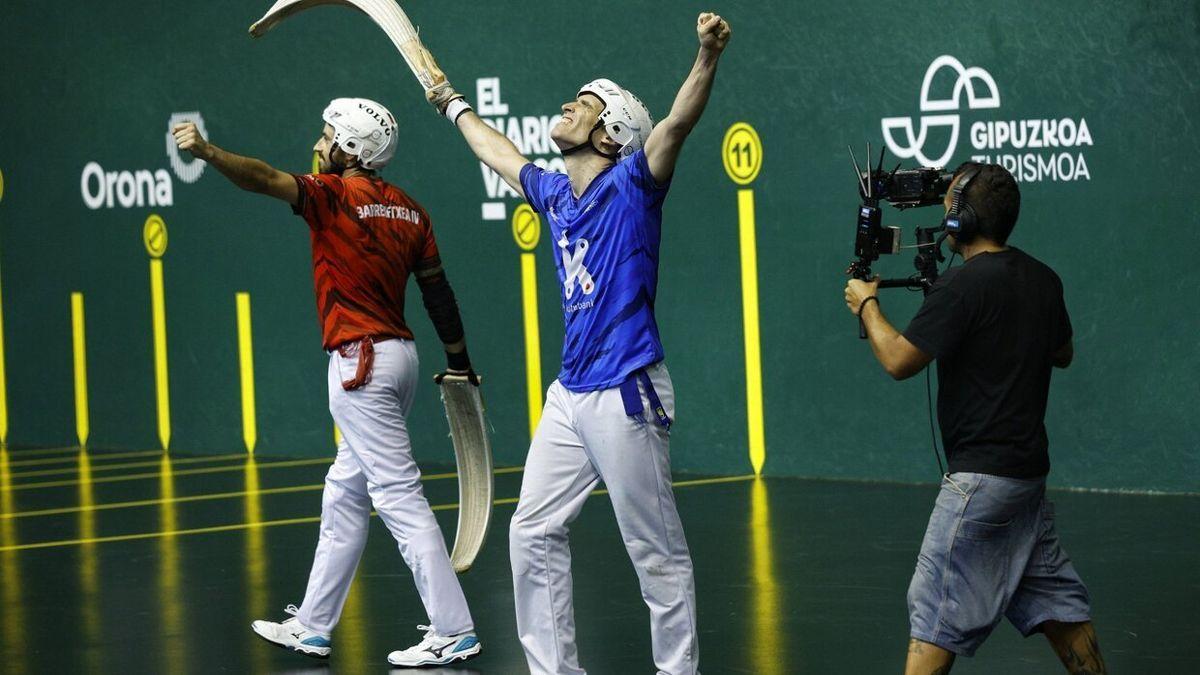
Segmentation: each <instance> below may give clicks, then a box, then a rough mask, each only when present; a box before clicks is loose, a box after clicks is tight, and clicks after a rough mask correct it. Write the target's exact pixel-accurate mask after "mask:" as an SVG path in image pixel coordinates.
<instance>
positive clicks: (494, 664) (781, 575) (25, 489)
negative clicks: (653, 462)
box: [0, 448, 1200, 675]
mask: <svg viewBox="0 0 1200 675" xmlns="http://www.w3.org/2000/svg"><path fill="white" fill-rule="evenodd" d="M327 463H328V460H327V459H303V460H296V459H281V458H267V457H259V458H256V459H248V458H247V457H246V456H245V455H243V454H229V455H204V456H188V455H179V454H172V455H170V456H169V457H168V456H166V455H163V454H162V453H161V452H158V451H143V452H100V451H94V450H93V451H88V452H83V451H80V450H78V449H74V448H57V449H55V448H50V449H18V450H6V451H3V452H0V608H2V610H3V611H2V614H0V673H21V674H24V673H64V672H72V673H123V674H124V673H185V674H198V673H370V672H385V671H387V669H388V666H387V662H386V660H385V657H386V655H387V653H388V652H389V651H390V650H392V649H397V648H402V647H407V646H408V645H409V644H411V643H413V642H415V641H416V640H417V639H419V637H420V635H419V633H418V632H417V631H416V628H415V627H416V624H418V623H421V622H423V621H424V618H425V617H424V616H423V612H422V610H421V606H420V602H419V600H418V598H417V595H416V591H415V590H414V588H413V586H412V582H411V576H410V574H409V572H408V570H407V568H405V567H404V564H403V562H402V561H401V559H400V555H399V553H398V552H397V550H396V547H395V544H394V542H393V541H392V539H391V537H390V536H389V535H388V533H387V531H386V530H385V528H384V527H383V526H382V524H381V523H379V521H378V519H373V520H372V532H371V538H370V541H369V543H368V545H367V550H366V553H365V555H364V557H363V562H362V565H361V567H360V568H359V574H358V577H357V579H356V581H355V584H354V587H353V589H352V591H351V595H350V599H349V602H348V604H347V608H346V612H345V614H344V617H343V619H342V623H341V625H340V626H339V627H338V629H337V631H336V632H335V633H334V636H333V640H334V650H333V655H332V658H331V659H330V660H329V661H328V662H327V663H323V662H319V661H313V660H309V659H306V658H305V657H302V656H299V655H294V654H291V653H289V652H285V651H283V650H280V649H278V648H273V647H271V646H270V645H267V644H265V643H263V642H262V641H260V640H259V639H257V638H256V637H255V636H254V635H253V634H252V633H251V632H250V630H249V627H248V626H249V623H250V621H251V620H252V619H255V618H274V619H276V620H278V619H280V618H282V617H283V616H284V615H283V614H282V609H283V607H284V606H285V605H287V604H288V603H299V601H300V600H301V597H302V596H303V593H304V583H305V580H306V579H307V575H308V568H309V563H310V562H311V556H312V551H313V547H314V544H315V541H316V536H317V524H316V523H317V516H318V515H319V511H320V502H321V496H320V489H321V481H322V478H323V476H324V471H325V468H326V466H327ZM452 470H453V467H449V468H447V467H425V471H426V476H425V483H424V485H425V491H426V496H427V497H428V499H429V502H430V503H431V504H433V505H434V506H435V508H436V509H437V510H438V513H439V518H440V519H441V522H442V525H443V527H444V529H445V531H446V532H447V533H448V534H450V535H452V534H453V528H454V522H455V517H456V513H455V511H454V509H455V501H456V497H457V483H456V481H455V480H454V475H453V474H452V473H451V471H452ZM520 480H521V474H520V470H519V468H515V469H502V470H500V471H499V472H498V473H497V476H496V492H497V496H498V498H499V499H498V501H497V505H496V518H495V527H494V529H493V530H492V533H491V536H490V538H489V540H488V543H487V545H486V547H485V550H484V553H483V555H482V558H481V560H480V561H479V562H478V564H477V565H476V567H475V568H474V569H472V570H471V571H470V572H468V573H467V574H466V575H464V576H463V577H462V582H463V586H464V590H465V591H466V594H467V598H468V600H469V601H470V602H471V607H472V611H473V613H474V616H475V621H476V625H477V628H478V631H479V635H480V638H481V640H482V642H483V645H484V653H483V654H482V655H481V656H480V657H479V658H477V659H475V660H474V661H471V662H469V663H468V664H465V665H463V666H461V667H459V668H455V669H446V670H441V671H437V670H435V671H425V672H443V673H461V674H464V675H465V674H468V673H487V674H510V673H522V672H526V671H525V669H524V660H523V657H522V654H521V650H520V646H519V644H518V642H517V640H516V634H515V621H514V618H513V607H512V594H511V580H510V576H509V569H508V549H507V540H506V535H507V521H508V518H509V517H510V516H511V514H512V509H513V503H514V502H515V497H516V495H517V493H518V489H519V486H520ZM935 491H936V489H935V487H934V486H933V485H924V486H909V485H892V484H877V483H852V482H823V481H808V480H797V479H782V478H768V479H754V478H753V477H750V476H734V477H721V478H703V477H690V476H679V477H677V490H676V497H677V500H678V503H679V508H680V512H681V514H682V517H683V520H684V525H685V527H686V530H687V535H688V540H689V544H690V546H691V550H692V555H693V559H694V560H695V564H696V572H697V574H696V578H697V588H698V595H699V599H698V606H699V622H700V629H701V643H700V644H701V663H702V670H703V672H705V673H707V674H713V673H754V674H757V675H777V674H787V673H895V672H899V671H900V669H901V663H902V660H903V657H904V650H905V642H906V635H907V616H906V611H905V590H906V588H907V585H908V579H909V576H910V575H911V573H912V569H913V565H914V561H915V558H916V553H917V549H918V545H919V543H920V538H921V535H922V533H923V531H924V528H925V523H926V520H927V518H928V514H929V509H930V507H931V505H932V500H933V497H934V494H935ZM1053 499H1054V500H1055V501H1056V503H1057V505H1058V514H1059V515H1058V523H1059V529H1060V535H1061V537H1062V539H1063V542H1064V544H1065V546H1066V547H1067V550H1068V552H1069V553H1070V554H1071V556H1072V558H1073V559H1074V561H1075V563H1076V565H1077V567H1078V568H1079V570H1080V573H1081V574H1082V575H1083V577H1084V580H1085V581H1086V582H1087V583H1088V585H1089V587H1090V589H1091V593H1092V599H1093V604H1094V611H1095V621H1096V624H1097V630H1098V633H1099V636H1100V640H1101V646H1102V648H1103V650H1104V652H1105V655H1106V658H1107V660H1108V663H1109V667H1110V670H1111V672H1113V673H1138V674H1143V673H1182V672H1200V619H1197V616H1196V609H1197V607H1198V606H1200V498H1197V497H1189V496H1144V495H1124V494H1097V493H1079V492H1062V491H1056V492H1054V493H1053ZM571 543H572V552H573V556H574V578H575V611H576V618H577V622H578V641H579V651H580V655H581V659H582V662H583V665H584V666H585V667H586V668H587V669H588V670H589V672H590V673H593V674H595V675H606V674H610V673H617V674H621V675H626V674H632V673H649V672H653V666H652V662H651V659H650V644H649V629H648V614H647V612H646V609H645V607H644V605H643V604H642V602H641V598H640V595H639V591H638V588H637V582H636V578H635V576H634V573H633V570H632V568H631V567H630V564H629V561H628V558H626V557H625V553H624V549H623V547H622V544H621V540H620V536H619V534H618V532H617V530H616V526H615V523H614V520H613V518H612V516H611V511H610V509H609V504H608V502H607V499H606V497H604V496H603V495H602V494H599V495H596V496H594V497H593V498H592V500H591V501H590V502H589V504H588V505H587V507H586V508H585V509H584V512H583V515H582V516H581V517H580V519H579V520H578V521H576V523H575V524H574V525H573V526H572V531H571ZM955 672H956V673H1057V672H1060V668H1059V666H1058V663H1057V661H1056V659H1055V658H1054V656H1053V655H1052V653H1051V651H1050V649H1049V647H1048V646H1047V645H1046V644H1045V642H1044V641H1043V640H1042V639H1040V638H1036V637H1035V638H1031V639H1028V640H1024V639H1022V638H1021V637H1020V636H1019V635H1018V634H1017V633H1016V631H1015V630H1014V629H1013V628H1012V627H1011V626H1009V625H1007V624H1002V625H1001V626H1000V627H999V628H998V629H997V631H996V633H995V634H994V635H993V637H992V639H991V640H990V641H989V642H988V643H987V644H986V645H985V646H984V647H983V648H982V649H981V650H980V652H979V654H978V655H977V656H976V657H975V658H973V659H961V660H960V661H959V664H958V665H957V666H956V668H955Z"/></svg>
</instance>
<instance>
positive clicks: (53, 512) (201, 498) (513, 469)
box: [0, 465, 525, 520]
mask: <svg viewBox="0 0 1200 675" xmlns="http://www.w3.org/2000/svg"><path fill="white" fill-rule="evenodd" d="M258 468H262V466H261V465H260V466H259V467H258ZM524 469H525V467H523V466H508V467H502V468H499V469H496V470H495V471H494V472H493V473H495V474H496V475H503V474H509V473H519V472H521V471H524ZM457 476H458V474H457V473H453V472H451V473H431V474H426V475H424V476H421V480H422V481H431V480H444V479H447V478H455V477H457ZM324 487H325V484H324V483H313V484H311V485H289V486H286V487H277V488H266V489H263V490H239V491H237V492H214V493H211V494H199V495H187V496H183V497H172V498H170V499H139V500H137V501H131V502H111V503H108V504H92V505H88V506H64V507H62V508H57V509H38V510H37V511H15V512H13V513H0V520H11V519H14V518H34V517H37V516H58V515H63V514H68V513H81V512H92V511H111V510H113V509H131V508H137V507H141V506H159V505H161V504H182V503H187V502H205V501H212V500H214V499H234V498H237V497H249V496H255V495H278V494H290V493H295V492H312V491H316V490H320V489H322V488H324Z"/></svg>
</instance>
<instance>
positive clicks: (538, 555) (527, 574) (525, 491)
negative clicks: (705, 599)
mask: <svg viewBox="0 0 1200 675" xmlns="http://www.w3.org/2000/svg"><path fill="white" fill-rule="evenodd" d="M646 370H647V373H648V374H649V375H650V379H651V382H652V383H653V385H654V389H655V390H656V391H657V393H658V395H659V398H660V399H661V401H662V403H663V406H664V407H665V408H666V411H667V414H668V415H671V416H672V417H673V416H674V414H675V395H674V390H673V389H672V386H671V377H670V375H669V374H668V373H667V369H666V367H664V366H662V365H661V364H658V365H655V366H651V367H649V368H647V369H646ZM639 390H640V393H641V396H642V405H643V410H644V412H645V417H646V420H647V421H645V422H639V421H637V420H635V419H633V418H631V417H629V416H628V415H626V414H625V407H624V405H623V403H622V400H621V393H620V390H619V389H618V388H613V389H605V390H602V391H593V392H586V393H575V392H571V391H568V390H567V389H566V388H565V387H563V386H562V385H561V384H560V383H559V382H558V381H557V380H556V381H555V382H554V383H553V384H551V385H550V389H549V391H547V392H546V405H545V408H544V409H543V411H542V418H541V421H540V422H539V423H538V428H537V431H536V433H535V434H534V437H533V442H532V444H531V445H530V448H529V457H528V459H527V460H526V462H525V476H524V478H523V479H522V483H521V497H520V501H519V502H518V504H517V510H516V513H515V514H514V515H513V518H512V524H511V527H510V530H509V552H510V558H511V562H512V569H513V586H514V590H515V595H516V610H517V633H518V635H519V636H520V639H521V645H522V646H523V647H524V649H525V657H526V660H527V661H528V663H529V670H530V672H531V673H532V674H533V675H549V674H554V675H582V674H583V673H584V672H585V671H584V670H583V668H582V667H581V666H580V665H579V655H578V651H577V650H576V647H575V617H574V609H573V605H572V599H571V591H572V588H571V584H572V582H571V550H570V548H569V547H568V544H567V526H568V524H569V523H571V521H573V520H575V518H576V516H578V515H579V511H580V509H582V508H583V504H584V502H585V501H586V500H587V498H588V495H589V494H590V493H591V492H592V490H593V489H594V488H595V487H596V485H597V483H599V482H600V481H604V485H605V487H606V488H607V489H608V493H609V499H610V500H611V502H612V507H613V511H614V512H615V513H616V516H617V525H618V527H619V528H620V530H621V537H622V539H624V541H625V549H626V551H627V552H628V554H629V558H630V560H631V561H632V562H633V566H634V569H635V570H636V571H637V577H638V582H639V584H640V585H641V589H642V598H643V599H644V600H645V602H646V605H647V606H648V607H649V608H650V623H651V643H652V647H653V653H654V663H655V665H656V667H657V669H658V671H657V672H658V673H659V675H693V674H694V673H697V672H698V664H699V649H698V645H697V635H696V591H695V582H694V579H693V573H692V560H691V555H690V554H689V553H688V548H687V542H686V541H685V540H684V536H683V525H682V524H681V523H680V520H679V513H678V511H677V510H676V508H675V496H674V494H673V493H672V491H671V463H670V456H669V440H670V438H669V435H668V433H667V431H666V429H664V428H663V427H662V426H661V425H659V424H658V423H657V421H656V418H655V415H654V413H653V412H652V411H651V408H650V405H649V401H648V399H647V396H646V392H645V390H644V388H641V387H640V385H639Z"/></svg>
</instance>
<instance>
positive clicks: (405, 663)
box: [388, 626, 482, 668]
mask: <svg viewBox="0 0 1200 675" xmlns="http://www.w3.org/2000/svg"><path fill="white" fill-rule="evenodd" d="M417 629H418V630H423V631H425V639H423V640H421V642H419V643H418V644H415V645H413V646H412V647H409V648H408V649H404V650H398V651H394V652H392V653H391V654H388V663H390V664H392V665H393V666H400V667H403V668H419V667H421V666H443V665H446V664H447V663H454V662H455V661H466V660H467V659H469V658H471V657H473V656H475V655H476V654H478V653H479V652H480V650H481V649H482V647H481V646H480V644H479V638H478V637H476V636H475V633H474V632H473V631H468V632H466V633H459V634H458V635H450V636H442V635H438V634H437V633H434V632H433V629H432V628H430V627H429V626H417Z"/></svg>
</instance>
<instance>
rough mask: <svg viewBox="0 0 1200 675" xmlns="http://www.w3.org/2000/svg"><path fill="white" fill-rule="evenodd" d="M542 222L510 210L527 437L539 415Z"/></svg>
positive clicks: (524, 208)
mask: <svg viewBox="0 0 1200 675" xmlns="http://www.w3.org/2000/svg"><path fill="white" fill-rule="evenodd" d="M541 230H542V225H541V219H539V218H538V214H537V212H536V211H534V210H533V209H532V208H530V206H529V205H528V204H521V205H520V206H518V207H517V208H515V209H513V217H512V231H513V239H514V240H516V242H517V246H518V247H520V248H521V250H522V251H523V252H522V253H521V312H522V316H523V319H524V326H525V391H526V401H527V403H528V406H529V437H530V438H533V434H534V432H536V431H537V425H538V422H539V421H540V420H541V416H542V343H541V336H540V333H539V326H538V308H537V267H536V266H535V260H534V255H533V251H534V249H536V248H537V245H538V240H539V239H540V238H541Z"/></svg>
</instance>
